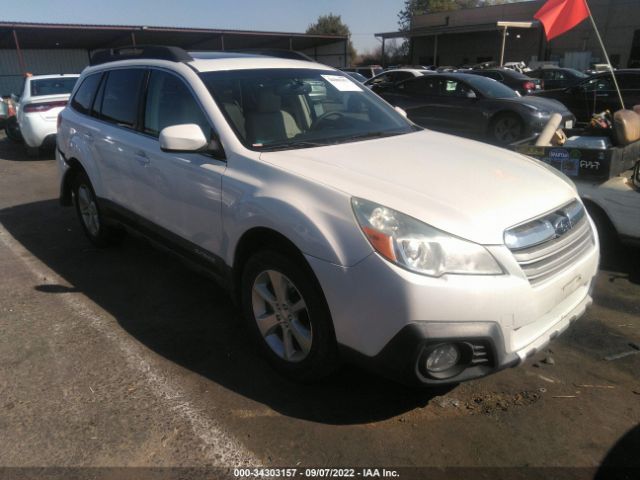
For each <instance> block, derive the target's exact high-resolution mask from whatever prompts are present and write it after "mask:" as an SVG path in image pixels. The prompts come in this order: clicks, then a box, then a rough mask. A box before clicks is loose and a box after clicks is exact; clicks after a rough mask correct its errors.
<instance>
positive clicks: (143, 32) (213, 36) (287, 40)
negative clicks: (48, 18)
mask: <svg viewBox="0 0 640 480" xmlns="http://www.w3.org/2000/svg"><path fill="white" fill-rule="evenodd" d="M13 31H15V32H16V34H17V37H18V41H19V43H20V48H22V49H41V48H60V49H69V48H71V49H78V48H81V49H85V50H96V49H99V48H112V47H122V46H127V45H131V44H133V43H135V44H137V45H143V44H145V45H173V46H176V47H181V48H184V49H185V50H242V49H256V48H278V49H286V50H305V49H309V48H314V47H319V46H322V45H328V44H331V43H336V42H345V41H346V40H347V36H342V35H307V34H305V33H296V32H263V31H250V30H227V29H213V28H188V27H163V26H146V25H91V24H73V23H68V24H62V23H27V22H8V21H2V22H0V49H15V48H16V45H15V42H14V39H13Z"/></svg>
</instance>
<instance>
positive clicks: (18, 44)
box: [13, 30, 27, 75]
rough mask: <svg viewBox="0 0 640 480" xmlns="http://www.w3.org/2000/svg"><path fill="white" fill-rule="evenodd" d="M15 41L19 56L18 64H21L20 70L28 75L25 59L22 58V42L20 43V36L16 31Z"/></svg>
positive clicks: (14, 32) (14, 34)
mask: <svg viewBox="0 0 640 480" xmlns="http://www.w3.org/2000/svg"><path fill="white" fill-rule="evenodd" d="M13 41H14V42H15V44H16V53H17V54H18V63H19V64H20V69H21V70H22V74H23V75H26V74H27V66H26V64H25V63H24V57H23V56H22V50H20V42H19V41H18V34H17V33H16V31H15V30H14V31H13Z"/></svg>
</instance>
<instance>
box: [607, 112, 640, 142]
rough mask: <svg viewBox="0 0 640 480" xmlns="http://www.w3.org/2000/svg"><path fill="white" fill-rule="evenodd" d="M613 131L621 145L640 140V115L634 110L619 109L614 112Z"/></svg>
mask: <svg viewBox="0 0 640 480" xmlns="http://www.w3.org/2000/svg"><path fill="white" fill-rule="evenodd" d="M613 131H614V133H615V139H616V142H617V143H618V145H620V146H624V145H628V144H630V143H633V142H636V141H638V140H640V115H639V114H638V113H636V112H635V111H633V110H618V111H617V112H616V113H614V114H613Z"/></svg>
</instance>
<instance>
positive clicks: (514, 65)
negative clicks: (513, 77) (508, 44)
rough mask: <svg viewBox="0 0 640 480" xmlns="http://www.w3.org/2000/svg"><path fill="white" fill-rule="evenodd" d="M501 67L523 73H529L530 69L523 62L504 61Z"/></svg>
mask: <svg viewBox="0 0 640 480" xmlns="http://www.w3.org/2000/svg"><path fill="white" fill-rule="evenodd" d="M503 67H504V68H507V69H509V70H513V71H516V72H519V73H523V74H525V75H529V72H530V71H531V69H530V68H529V67H527V64H526V63H524V62H505V64H504V65H503Z"/></svg>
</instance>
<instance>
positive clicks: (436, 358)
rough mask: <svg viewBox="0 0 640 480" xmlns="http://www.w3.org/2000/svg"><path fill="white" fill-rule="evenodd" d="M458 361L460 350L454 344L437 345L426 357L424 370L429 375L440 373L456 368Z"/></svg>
mask: <svg viewBox="0 0 640 480" xmlns="http://www.w3.org/2000/svg"><path fill="white" fill-rule="evenodd" d="M459 360H460V349H459V348H458V347H457V346H456V345H455V344H454V343H443V344H442V345H438V346H437V347H435V348H434V349H433V350H431V353H430V354H429V356H428V357H427V360H426V362H425V369H426V370H427V372H430V373H441V372H445V371H447V370H449V369H450V368H453V367H455V366H456V364H457V363H458V361H459Z"/></svg>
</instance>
